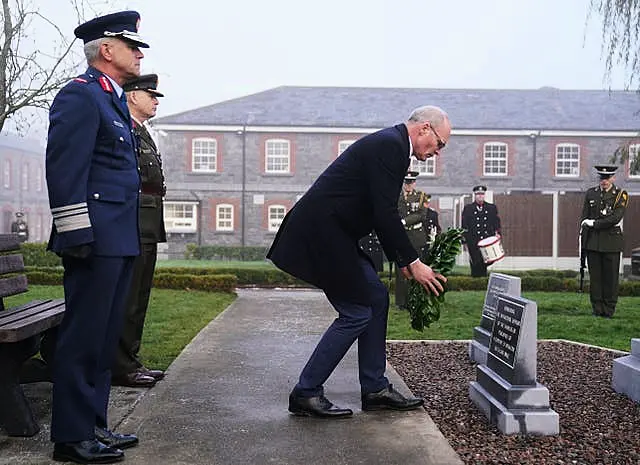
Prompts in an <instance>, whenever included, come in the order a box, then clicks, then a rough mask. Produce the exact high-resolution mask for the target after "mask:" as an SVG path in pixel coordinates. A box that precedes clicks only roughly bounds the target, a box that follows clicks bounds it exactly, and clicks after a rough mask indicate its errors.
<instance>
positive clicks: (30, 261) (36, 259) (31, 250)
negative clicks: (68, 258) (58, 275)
mask: <svg viewBox="0 0 640 465" xmlns="http://www.w3.org/2000/svg"><path fill="white" fill-rule="evenodd" d="M20 253H21V254H22V258H23V259H24V264H25V265H30V266H62V259H61V258H60V257H58V256H57V255H56V254H54V253H53V252H48V251H47V244H46V242H45V243H43V242H23V243H22V244H20Z"/></svg>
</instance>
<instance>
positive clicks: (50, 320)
mask: <svg viewBox="0 0 640 465" xmlns="http://www.w3.org/2000/svg"><path fill="white" fill-rule="evenodd" d="M33 308H34V309H37V308H38V307H33ZM64 310H65V307H64V300H62V299H58V300H54V301H51V302H47V303H46V304H44V305H43V306H42V310H41V311H40V312H32V313H31V315H30V316H28V317H27V318H22V319H20V320H17V321H13V322H10V323H7V324H4V323H2V326H0V343H2V342H16V341H20V340H22V339H25V338H27V337H30V336H33V335H35V334H39V333H41V332H43V331H46V330H47V329H49V328H53V327H54V326H56V325H58V324H60V322H61V321H62V318H63V317H64Z"/></svg>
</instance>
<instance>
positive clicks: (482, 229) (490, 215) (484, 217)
mask: <svg viewBox="0 0 640 465" xmlns="http://www.w3.org/2000/svg"><path fill="white" fill-rule="evenodd" d="M462 227H463V228H464V229H466V232H465V234H464V240H465V243H466V244H467V250H468V251H469V261H470V264H471V276H474V277H479V276H486V275H487V265H486V263H485V262H484V260H483V258H482V254H481V253H480V249H479V248H478V242H479V241H481V240H482V239H485V238H487V237H491V236H495V235H496V234H497V233H500V217H499V216H498V208H497V207H496V206H495V205H494V204H492V203H489V202H483V204H482V205H479V204H478V203H477V202H472V203H470V204H467V205H465V207H464V209H463V210H462Z"/></svg>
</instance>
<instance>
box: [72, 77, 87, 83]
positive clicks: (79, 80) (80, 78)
mask: <svg viewBox="0 0 640 465" xmlns="http://www.w3.org/2000/svg"><path fill="white" fill-rule="evenodd" d="M74 82H82V83H83V84H86V83H87V82H89V81H87V80H86V79H85V78H82V77H77V78H75V79H74Z"/></svg>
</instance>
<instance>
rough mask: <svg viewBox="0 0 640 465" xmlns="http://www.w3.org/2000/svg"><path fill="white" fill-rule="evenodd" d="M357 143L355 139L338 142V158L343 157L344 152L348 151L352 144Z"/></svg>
mask: <svg viewBox="0 0 640 465" xmlns="http://www.w3.org/2000/svg"><path fill="white" fill-rule="evenodd" d="M354 142H355V139H343V140H339V141H338V156H340V155H342V152H344V151H345V150H347V149H348V148H349V146H350V145H351V144H353V143H354Z"/></svg>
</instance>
